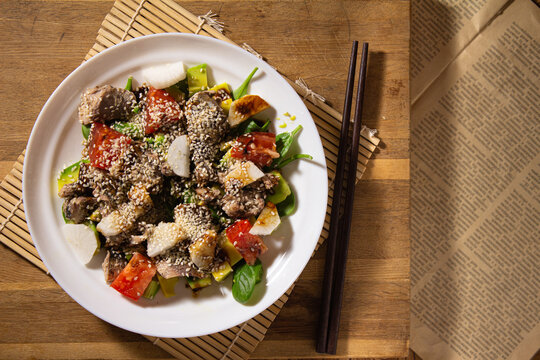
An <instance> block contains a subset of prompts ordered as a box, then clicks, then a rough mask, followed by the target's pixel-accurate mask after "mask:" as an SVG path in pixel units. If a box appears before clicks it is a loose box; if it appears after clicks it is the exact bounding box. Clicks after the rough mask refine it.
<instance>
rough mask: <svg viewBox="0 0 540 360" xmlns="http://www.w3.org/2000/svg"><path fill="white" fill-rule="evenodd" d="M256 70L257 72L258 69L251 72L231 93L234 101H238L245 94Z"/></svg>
mask: <svg viewBox="0 0 540 360" xmlns="http://www.w3.org/2000/svg"><path fill="white" fill-rule="evenodd" d="M257 70H259V68H255V69H253V71H252V72H251V73H250V74H249V75H248V77H247V78H246V80H244V82H243V83H242V84H241V85H240V86H239V87H238V88H237V89H236V90H234V91H233V93H232V95H233V99H234V100H236V99H240V98H241V97H242V96H244V95H246V94H247V88H248V85H249V82H250V81H251V78H252V77H253V75H255V73H256V72H257Z"/></svg>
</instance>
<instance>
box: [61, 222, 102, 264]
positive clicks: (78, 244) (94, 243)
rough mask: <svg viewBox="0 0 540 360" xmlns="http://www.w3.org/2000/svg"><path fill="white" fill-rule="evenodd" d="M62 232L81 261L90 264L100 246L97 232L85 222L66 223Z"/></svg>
mask: <svg viewBox="0 0 540 360" xmlns="http://www.w3.org/2000/svg"><path fill="white" fill-rule="evenodd" d="M62 232H63V233H64V237H65V238H66V241H67V243H68V244H69V245H70V247H71V249H72V250H73V251H74V252H75V255H76V256H77V258H78V259H79V260H80V262H81V263H83V264H88V263H89V262H90V260H91V259H92V257H93V256H94V254H95V253H96V252H97V251H98V250H99V247H100V242H99V237H98V236H96V233H95V232H94V231H93V230H92V229H91V228H90V227H88V226H86V225H84V224H64V225H63V226H62Z"/></svg>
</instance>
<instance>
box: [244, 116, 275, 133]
mask: <svg viewBox="0 0 540 360" xmlns="http://www.w3.org/2000/svg"><path fill="white" fill-rule="evenodd" d="M269 126H270V120H266V122H265V123H264V124H263V125H262V126H261V125H259V123H258V122H257V120H253V119H252V120H248V121H244V122H243V123H241V124H240V125H238V127H237V129H236V131H237V134H238V135H242V134H247V133H250V132H253V131H259V132H266V131H268V127H269Z"/></svg>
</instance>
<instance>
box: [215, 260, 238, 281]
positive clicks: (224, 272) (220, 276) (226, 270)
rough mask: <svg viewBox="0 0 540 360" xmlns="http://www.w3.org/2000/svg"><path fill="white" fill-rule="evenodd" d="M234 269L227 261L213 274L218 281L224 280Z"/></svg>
mask: <svg viewBox="0 0 540 360" xmlns="http://www.w3.org/2000/svg"><path fill="white" fill-rule="evenodd" d="M232 271H233V269H232V267H231V265H230V264H229V262H228V261H225V262H224V263H223V265H222V266H221V268H220V269H219V270H218V271H214V272H212V276H214V279H216V281H223V280H225V278H226V277H227V276H229V274H230V273H232Z"/></svg>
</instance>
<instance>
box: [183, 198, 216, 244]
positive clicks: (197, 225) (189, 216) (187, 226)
mask: <svg viewBox="0 0 540 360" xmlns="http://www.w3.org/2000/svg"><path fill="white" fill-rule="evenodd" d="M174 221H175V222H176V223H177V224H179V225H180V226H181V227H182V229H183V230H184V231H185V232H186V233H187V234H188V237H189V238H190V239H191V240H192V241H196V240H197V239H199V238H201V237H202V236H203V234H204V233H205V232H206V230H216V228H215V226H214V224H212V213H211V212H210V210H209V209H208V208H207V207H206V206H204V205H197V204H180V205H178V206H177V207H176V208H175V209H174Z"/></svg>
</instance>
